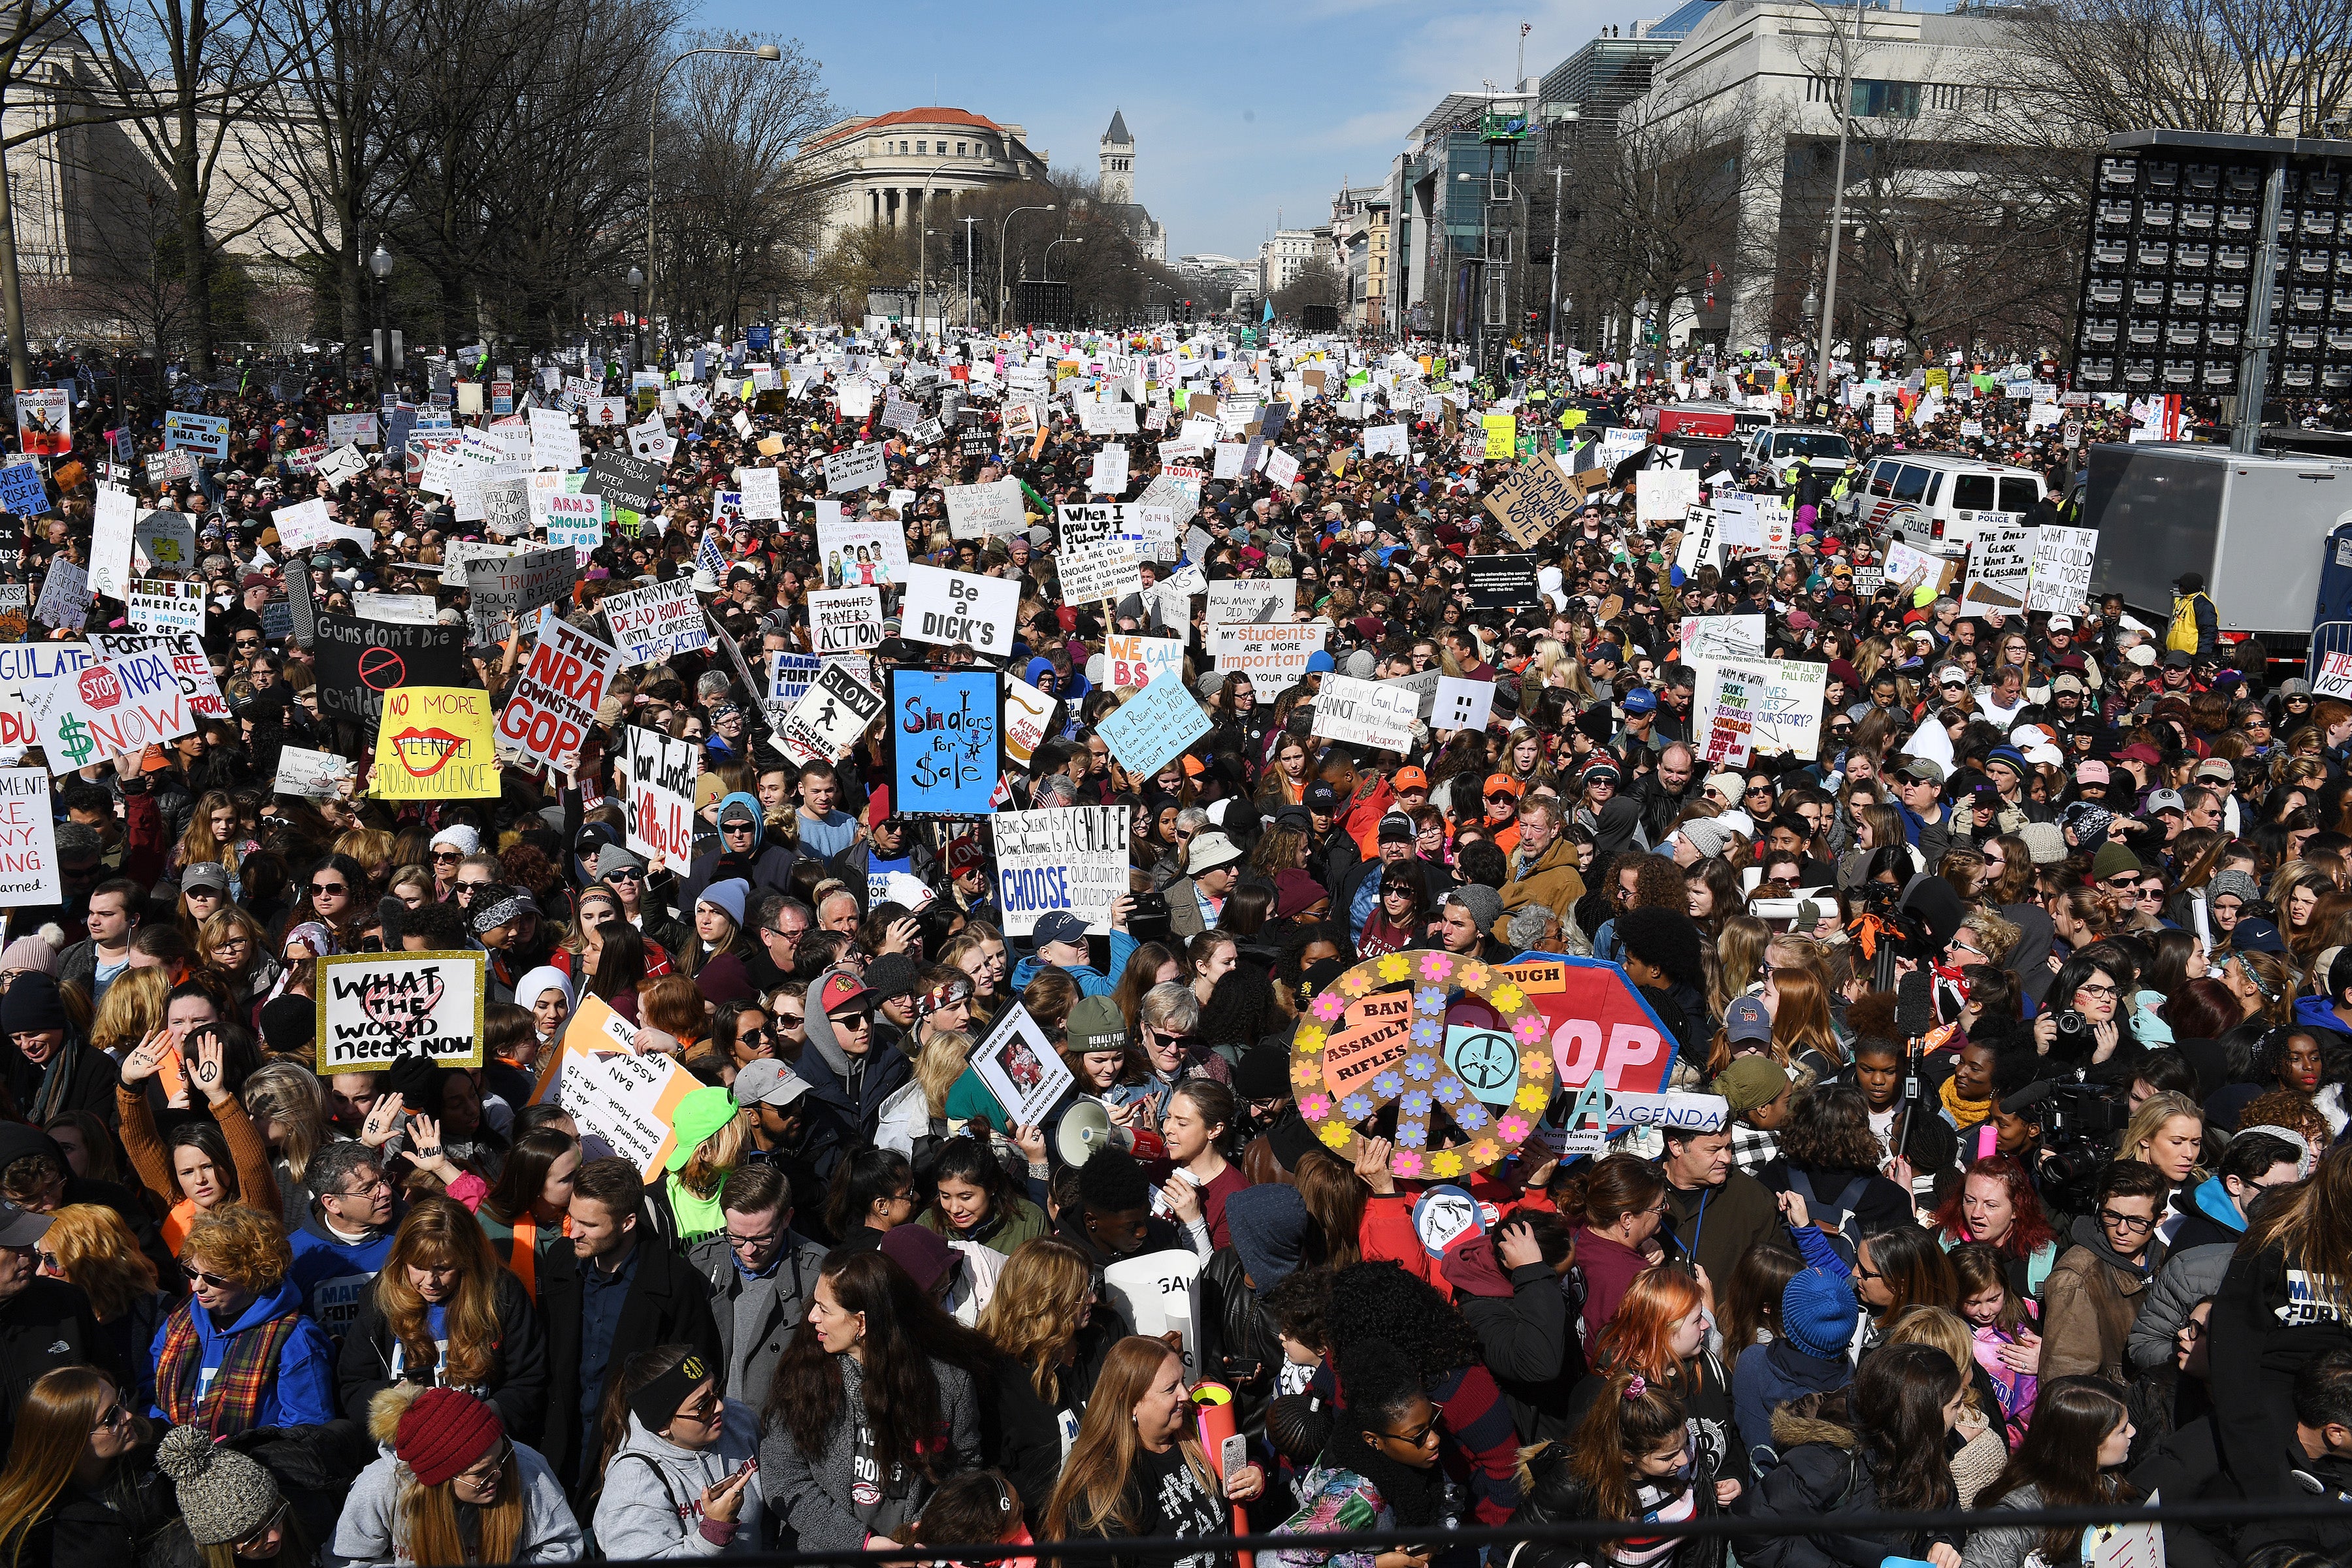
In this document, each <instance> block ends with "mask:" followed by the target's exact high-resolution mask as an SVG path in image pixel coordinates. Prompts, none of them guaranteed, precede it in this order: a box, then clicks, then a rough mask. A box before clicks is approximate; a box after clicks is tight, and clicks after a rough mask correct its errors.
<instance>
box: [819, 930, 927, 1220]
mask: <svg viewBox="0 0 2352 1568" xmlns="http://www.w3.org/2000/svg"><path fill="white" fill-rule="evenodd" d="M842 973H846V974H848V975H849V977H850V978H851V979H853V980H856V978H857V975H856V971H854V970H843V969H828V970H826V971H825V972H824V973H823V974H820V975H818V976H817V977H816V978H815V979H814V980H813V981H811V982H809V988H808V994H810V995H811V996H821V995H823V994H824V984H825V982H826V981H828V980H830V979H832V978H833V976H834V975H835V974H842ZM881 1032H882V1026H881V1024H880V1023H879V1021H878V1019H877V1023H876V1025H875V1028H874V1035H873V1037H872V1039H871V1042H870V1043H869V1044H868V1045H867V1047H866V1054H865V1055H864V1056H862V1057H853V1056H851V1055H850V1054H849V1053H848V1052H846V1051H845V1050H843V1049H842V1048H841V1039H840V1037H838V1036H837V1035H835V1033H834V1032H833V1020H832V1019H831V1018H828V1017H827V1016H825V1015H824V1009H823V1008H821V1007H817V1006H814V1005H812V1006H811V1007H810V1008H809V1010H808V1041H809V1043H808V1048H807V1049H806V1050H803V1052H801V1056H800V1059H799V1060H798V1061H796V1062H794V1063H793V1077H794V1078H797V1079H800V1080H801V1081H802V1082H803V1083H805V1084H807V1085H808V1086H809V1094H808V1098H809V1102H810V1104H811V1106H812V1107H813V1108H814V1114H813V1115H811V1117H810V1118H809V1124H810V1125H809V1135H808V1142H807V1144H806V1146H805V1147H804V1148H803V1150H802V1153H803V1156H804V1157H805V1158H806V1159H807V1160H808V1162H809V1163H811V1164H812V1165H814V1166H815V1167H816V1172H817V1174H818V1175H820V1176H823V1177H824V1178H825V1179H826V1180H827V1181H830V1180H832V1179H833V1168H834V1166H835V1165H836V1164H838V1163H840V1161H841V1156H842V1154H843V1152H845V1150H855V1149H859V1148H863V1147H865V1146H866V1145H867V1144H869V1143H871V1142H874V1131H875V1129H876V1128H877V1126H878V1125H879V1124H880V1122H881V1120H882V1107H883V1105H884V1103H885V1102H887V1100H889V1098H890V1096H891V1095H892V1094H893V1093H895V1092H896V1091H897V1090H898V1089H899V1088H900V1087H901V1086H902V1085H904V1084H905V1083H907V1082H908V1080H909V1079H912V1078H913V1077H914V1073H915V1068H914V1064H913V1063H912V1062H910V1061H908V1059H907V1054H906V1053H905V1052H904V1051H896V1050H892V1049H890V1048H889V1047H887V1046H886V1045H885V1044H883V1042H882V1039H881Z"/></svg>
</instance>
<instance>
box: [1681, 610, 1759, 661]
mask: <svg viewBox="0 0 2352 1568" xmlns="http://www.w3.org/2000/svg"><path fill="white" fill-rule="evenodd" d="M1679 640H1680V641H1681V643H1682V656H1683V659H1684V661H1685V663H1687V662H1688V661H1690V660H1692V659H1698V658H1763V657H1764V617H1763V616H1762V615H1760V614H1759V615H1753V616H1684V617H1683V623H1682V631H1681V633H1680V638H1679Z"/></svg>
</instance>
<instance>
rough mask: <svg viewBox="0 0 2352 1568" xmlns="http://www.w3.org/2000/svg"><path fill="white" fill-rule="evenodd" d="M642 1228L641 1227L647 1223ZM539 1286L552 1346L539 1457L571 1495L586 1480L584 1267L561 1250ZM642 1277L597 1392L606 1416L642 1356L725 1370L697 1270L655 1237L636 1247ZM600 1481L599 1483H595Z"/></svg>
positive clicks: (544, 1268) (633, 1287) (626, 1304)
mask: <svg viewBox="0 0 2352 1568" xmlns="http://www.w3.org/2000/svg"><path fill="white" fill-rule="evenodd" d="M640 1223H641V1224H642V1222H640ZM636 1270H637V1271H636V1274H635V1277H634V1278H633V1279H630V1281H629V1293H628V1296H627V1298H626V1299H625V1300H624V1301H623V1302H622V1304H621V1321H620V1326H619V1328H618V1329H617V1331H615V1332H614V1335H613V1356H612V1359H611V1360H610V1361H609V1362H608V1363H605V1367H604V1387H603V1388H600V1389H598V1390H597V1391H596V1405H597V1407H598V1408H599V1409H601V1408H603V1406H604V1395H605V1394H606V1393H608V1392H609V1391H610V1390H611V1388H612V1386H613V1379H614V1377H616V1376H617V1375H619V1373H620V1371H621V1366H622V1363H625V1361H627V1360H628V1358H629V1356H630V1355H631V1354H632V1353H634V1352H637V1351H640V1350H646V1349H649V1348H651V1347H652V1346H654V1345H667V1344H680V1345H692V1346H693V1347H694V1349H695V1351H696V1352H697V1353H698V1354H700V1355H701V1356H702V1357H703V1358H704V1359H705V1360H707V1361H709V1362H710V1363H712V1364H713V1365H717V1364H718V1363H719V1324H718V1321H716V1320H715V1319H713V1318H712V1317H711V1315H710V1284H709V1281H708V1280H706V1279H703V1277H702V1276H701V1275H699V1274H698V1273H696V1272H695V1270H694V1267H693V1265H691V1264H689V1263H688V1262H687V1260H686V1259H685V1258H681V1257H679V1256H678V1255H677V1253H676V1252H674V1251H672V1250H671V1249H670V1248H669V1247H667V1246H665V1245H663V1244H661V1243H660V1242H657V1241H654V1240H652V1239H651V1238H650V1237H648V1238H646V1239H645V1240H641V1241H639V1242H638V1243H637V1262H636ZM580 1313H581V1294H580V1275H579V1271H578V1265H577V1264H576V1262H575V1261H574V1259H573V1258H572V1256H571V1254H569V1253H567V1252H566V1251H564V1249H563V1248H562V1247H557V1248H556V1249H555V1250H554V1251H553V1252H551V1253H550V1254H548V1255H547V1260H546V1261H545V1262H544V1263H542V1264H541V1274H540V1278H539V1316H540V1321H541V1324H542V1325H544V1331H545V1333H546V1339H547V1387H548V1389H549V1390H550V1391H551V1393H550V1394H549V1396H548V1399H547V1411H546V1415H545V1418H544V1419H543V1420H541V1423H540V1425H539V1428H538V1430H539V1434H540V1440H539V1444H538V1447H539V1451H540V1454H541V1457H542V1458H545V1459H546V1460H547V1462H548V1465H549V1467H550V1468H552V1469H553V1470H554V1471H555V1473H556V1475H557V1476H558V1477H559V1478H560V1479H562V1481H563V1483H564V1485H565V1486H566V1487H567V1488H572V1486H573V1485H574V1483H575V1482H577V1481H578V1480H580V1479H582V1478H581V1476H580V1473H579V1472H580V1454H579V1447H580V1409H579V1404H578V1400H579V1395H580V1394H581V1392H582V1390H581V1387H580ZM590 1479H593V1478H590Z"/></svg>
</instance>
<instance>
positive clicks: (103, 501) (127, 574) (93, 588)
mask: <svg viewBox="0 0 2352 1568" xmlns="http://www.w3.org/2000/svg"><path fill="white" fill-rule="evenodd" d="M138 521H139V500H138V498H137V497H135V496H133V495H132V494H131V492H130V491H129V490H126V489H123V488H122V487H121V486H120V485H100V486H99V487H98V513H97V519H96V521H95V523H94V525H93V531H92V535H91V538H90V542H89V587H90V592H92V593H94V594H103V595H106V597H108V598H110V599H120V598H122V597H123V596H124V595H128V594H129V593H130V592H131V536H132V534H133V533H134V532H135V531H137V528H138Z"/></svg>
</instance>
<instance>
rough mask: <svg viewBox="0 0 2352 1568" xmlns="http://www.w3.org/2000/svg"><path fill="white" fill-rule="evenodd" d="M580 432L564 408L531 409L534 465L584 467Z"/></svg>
mask: <svg viewBox="0 0 2352 1568" xmlns="http://www.w3.org/2000/svg"><path fill="white" fill-rule="evenodd" d="M581 462H582V458H581V453H580V432H579V431H577V430H575V429H573V428H572V416H570V415H569V414H566V413H565V412H563V411H562V409H560V408H534V409H532V410H531V411H530V466H531V467H532V468H578V467H580V466H581Z"/></svg>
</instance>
